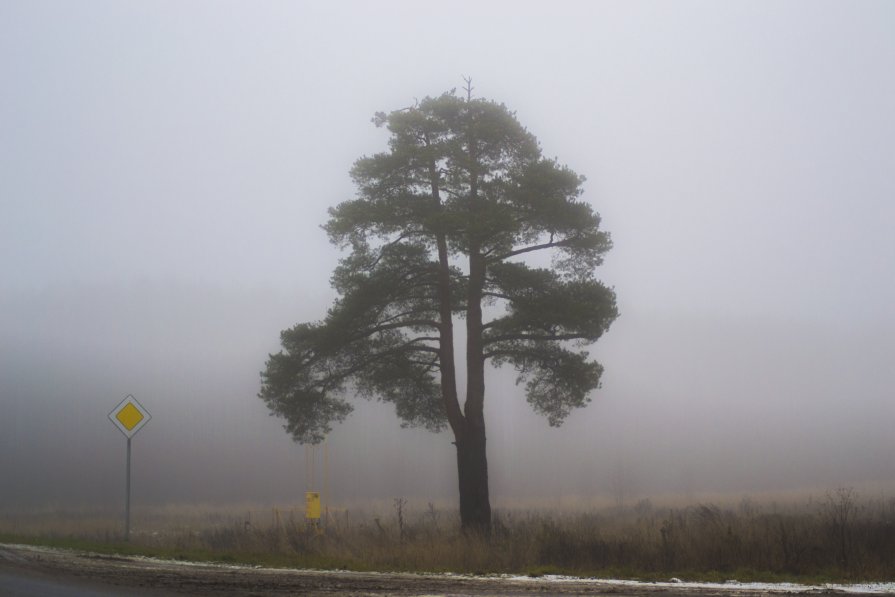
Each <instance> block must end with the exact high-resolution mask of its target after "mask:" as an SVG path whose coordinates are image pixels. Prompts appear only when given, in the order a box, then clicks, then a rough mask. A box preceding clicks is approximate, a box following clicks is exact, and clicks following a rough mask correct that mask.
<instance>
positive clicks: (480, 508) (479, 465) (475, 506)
mask: <svg viewBox="0 0 895 597" xmlns="http://www.w3.org/2000/svg"><path fill="white" fill-rule="evenodd" d="M456 443H457V472H458V476H459V479H460V524H461V526H462V527H463V530H464V531H466V532H473V533H481V534H483V535H488V534H490V532H491V501H490V499H489V496H488V458H487V456H486V452H485V427H484V425H482V426H473V425H467V426H466V432H465V433H464V434H463V437H462V438H459V437H458V438H457V442H456Z"/></svg>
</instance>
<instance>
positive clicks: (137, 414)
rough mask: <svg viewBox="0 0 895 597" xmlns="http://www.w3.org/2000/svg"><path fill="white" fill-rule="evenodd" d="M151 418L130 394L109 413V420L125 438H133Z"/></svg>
mask: <svg viewBox="0 0 895 597" xmlns="http://www.w3.org/2000/svg"><path fill="white" fill-rule="evenodd" d="M151 418H152V417H151V416H150V414H149V412H148V411H147V410H146V409H145V408H143V405H142V404H140V403H139V402H137V399H136V398H134V397H133V396H131V395H130V394H128V395H127V396H126V397H125V398H124V400H122V401H121V404H119V405H118V406H116V407H115V408H114V409H112V412H110V413H109V419H111V421H112V422H113V423H115V426H116V427H118V429H120V430H121V433H123V434H124V435H126V436H127V437H133V436H134V434H135V433H136V432H138V431H140V429H142V428H143V425H145V424H146V423H148V422H149V419H151Z"/></svg>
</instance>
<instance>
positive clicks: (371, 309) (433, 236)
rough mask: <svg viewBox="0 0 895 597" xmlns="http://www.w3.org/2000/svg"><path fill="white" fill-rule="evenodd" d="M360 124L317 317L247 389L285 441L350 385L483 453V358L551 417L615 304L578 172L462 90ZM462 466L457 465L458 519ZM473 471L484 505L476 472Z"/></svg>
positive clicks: (603, 243)
mask: <svg viewBox="0 0 895 597" xmlns="http://www.w3.org/2000/svg"><path fill="white" fill-rule="evenodd" d="M373 122H374V123H375V124H376V125H377V126H379V127H385V128H386V129H387V130H388V132H389V143H388V150H387V151H384V152H381V153H377V154H375V155H372V156H365V157H362V158H360V159H359V160H357V162H356V163H355V164H354V167H353V168H352V170H351V177H352V179H353V181H354V183H355V185H356V187H357V195H356V197H355V198H353V199H350V200H348V201H345V202H343V203H341V204H339V205H337V206H336V207H333V208H331V209H330V212H329V215H330V218H329V221H328V222H327V223H326V225H325V226H324V228H325V230H326V232H327V234H328V235H329V238H330V240H331V242H333V243H334V244H335V245H337V246H339V247H340V248H342V249H343V250H346V251H347V255H346V256H345V257H344V258H343V259H342V260H341V261H340V264H339V266H338V267H337V268H336V270H335V272H334V273H333V276H332V279H331V283H332V285H333V287H334V288H335V290H336V291H337V292H338V295H339V298H338V300H336V301H335V303H334V304H333V305H332V307H331V308H330V309H329V311H328V312H327V314H326V317H325V318H324V319H323V320H321V321H317V322H313V323H301V324H298V325H296V326H295V327H293V328H291V329H288V330H284V331H283V332H282V334H281V340H282V347H283V350H282V351H281V352H279V353H277V354H274V355H270V357H269V360H268V362H267V368H266V370H265V371H264V372H263V373H262V387H261V392H260V394H259V396H260V397H261V398H262V399H263V400H264V401H265V402H266V403H267V405H268V407H269V408H270V409H271V411H272V413H273V414H276V415H278V416H281V417H282V418H283V419H285V421H286V425H285V427H286V429H287V430H288V432H289V433H290V434H291V435H292V436H293V438H294V439H295V440H296V441H298V442H301V443H318V442H320V441H322V439H323V438H324V437H325V435H326V434H327V433H329V432H330V430H331V427H332V425H333V424H334V423H336V422H341V421H342V420H343V419H344V418H345V417H346V416H347V415H348V414H349V413H350V412H351V410H352V407H351V404H350V402H349V399H350V398H351V397H352V396H354V395H357V396H362V397H365V398H375V399H379V400H383V401H385V402H390V403H392V404H394V406H395V408H396V412H397V415H398V416H399V417H400V418H401V420H402V423H403V424H404V425H412V426H422V427H425V428H427V429H431V430H433V431H437V430H441V429H443V428H445V427H447V426H449V427H450V428H451V429H452V431H453V433H454V435H455V437H456V438H457V440H458V450H460V449H461V444H462V443H464V441H463V440H464V438H466V437H467V436H469V435H470V434H478V435H480V436H481V441H480V443H481V452H482V459H484V418H483V414H482V404H483V401H484V367H485V364H486V363H488V362H490V363H491V364H492V365H495V366H511V367H513V368H514V369H515V370H516V372H517V373H518V379H517V382H518V383H520V384H523V385H524V388H525V395H526V397H527V399H528V402H529V403H530V404H531V406H532V407H533V408H534V409H535V410H536V411H537V412H539V413H541V414H543V415H544V416H546V418H547V420H548V422H549V424H550V425H553V426H558V425H560V424H561V423H562V422H563V420H564V419H565V418H566V416H567V415H569V413H570V412H571V411H572V410H573V409H576V408H580V407H582V406H584V405H586V404H587V403H588V401H589V394H590V392H591V391H592V390H594V389H595V388H597V387H598V386H599V384H600V376H601V373H602V367H601V366H600V364H599V363H596V362H594V361H592V360H590V359H589V356H588V353H587V351H586V350H585V348H586V346H587V345H588V344H591V343H593V342H595V341H596V340H597V339H598V338H600V336H601V335H602V334H603V333H604V332H606V330H607V329H608V328H609V326H610V324H611V323H612V322H613V320H615V318H616V317H617V315H618V312H617V308H616V300H615V292H614V290H613V289H611V288H609V287H607V286H605V285H604V284H603V283H601V282H600V281H599V280H598V279H597V278H596V277H595V271H594V270H595V268H596V267H597V266H599V265H600V264H601V263H602V260H603V256H604V254H605V253H606V252H607V251H608V250H609V249H610V248H611V246H612V243H611V240H610V237H609V234H608V233H606V232H604V231H602V230H601V229H600V216H599V215H598V214H597V212H596V211H594V209H593V208H592V207H591V205H590V204H589V203H588V202H586V201H584V200H583V199H582V184H583V183H584V177H583V176H579V175H578V174H576V173H575V172H573V171H572V170H570V169H569V168H567V167H566V166H564V165H561V164H560V163H558V162H557V161H556V160H554V159H548V158H544V157H543V156H542V153H541V149H540V147H539V145H538V142H537V140H536V139H535V137H534V136H533V135H532V134H531V133H529V132H528V131H527V130H526V129H525V128H524V127H523V126H522V125H521V124H520V123H519V122H518V121H517V119H516V117H515V114H514V113H513V112H511V111H510V110H509V109H507V107H506V106H504V105H503V104H499V103H496V102H493V101H488V100H484V99H475V98H472V97H471V89H468V93H467V97H458V96H457V95H455V93H454V92H449V93H445V94H443V95H441V96H438V97H434V98H426V99H424V100H422V101H420V102H419V103H418V104H416V105H414V106H413V107H410V108H406V109H402V110H396V111H393V112H391V113H388V114H386V113H377V114H376V115H375V117H374V118H373ZM540 255H544V256H548V255H549V259H547V258H544V257H539V256H540ZM461 319H462V320H465V324H466V347H465V348H466V350H465V360H466V384H467V386H466V393H465V401H464V404H463V407H462V408H461V406H460V400H459V397H458V388H457V383H458V382H457V372H456V364H455V362H454V360H455V354H454V353H455V349H454V331H453V325H454V322H455V320H461ZM461 358H462V357H461ZM473 430H475V431H474V432H473ZM458 458H459V456H458ZM461 460H462V458H461ZM458 462H459V461H458ZM462 477H463V473H462V464H461V515H462V502H463V493H464V492H463V479H462ZM480 482H481V481H478V482H477V483H480ZM484 483H485V486H486V487H485V498H484V499H485V500H486V501H487V474H486V473H485V476H484ZM488 517H489V519H490V510H488Z"/></svg>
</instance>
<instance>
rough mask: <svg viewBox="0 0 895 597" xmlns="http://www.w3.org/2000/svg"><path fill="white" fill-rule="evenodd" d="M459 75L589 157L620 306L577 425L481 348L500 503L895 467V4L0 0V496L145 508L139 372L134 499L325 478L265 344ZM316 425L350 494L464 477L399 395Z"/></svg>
mask: <svg viewBox="0 0 895 597" xmlns="http://www.w3.org/2000/svg"><path fill="white" fill-rule="evenodd" d="M461 75H466V76H471V77H472V79H473V86H474V88H475V91H474V93H475V94H476V95H477V96H480V97H485V98H489V99H495V100H498V101H501V102H504V103H506V104H507V105H508V106H509V107H510V108H511V109H513V110H515V111H516V113H517V117H518V118H519V120H520V121H521V122H522V124H523V125H525V126H526V127H528V129H529V130H530V131H531V132H532V133H534V134H535V135H536V136H537V137H538V138H539V140H540V142H541V144H542V147H543V149H544V153H545V154H546V155H548V156H557V157H558V159H559V160H560V162H562V163H565V164H568V165H569V166H570V167H571V168H572V169H574V170H575V171H577V172H579V173H581V174H584V175H586V176H587V177H588V181H587V183H586V186H585V191H586V194H585V198H586V199H587V200H588V201H590V202H592V204H593V205H594V207H595V209H596V210H597V211H598V212H600V213H601V214H602V216H603V225H604V227H605V229H606V230H608V231H609V232H611V234H612V237H613V240H614V244H615V246H614V249H613V250H612V251H611V252H610V253H609V254H608V256H607V259H606V263H605V265H604V266H603V267H602V268H601V269H602V271H601V272H600V277H601V278H602V279H603V280H604V281H606V282H607V283H608V284H610V285H612V286H614V287H615V289H616V291H617V293H618V300H619V309H620V311H621V317H620V318H619V319H618V321H617V322H616V323H615V324H614V325H613V326H612V328H611V330H610V332H609V333H608V334H607V335H606V336H605V337H604V338H603V339H601V340H600V341H599V342H598V343H597V344H596V345H595V347H594V349H593V351H592V354H593V355H594V357H595V358H597V359H598V360H600V361H601V362H602V363H603V365H604V366H605V370H606V372H605V374H604V378H603V387H602V388H601V389H600V390H599V391H597V392H595V393H594V394H593V396H592V398H593V400H592V403H591V404H590V405H589V406H588V407H587V408H586V409H583V410H579V411H577V412H574V413H573V414H572V415H571V416H570V418H569V419H568V420H567V422H566V423H565V425H563V426H562V427H561V428H559V429H553V428H550V427H549V426H548V425H547V422H546V420H544V419H543V418H540V417H539V416H537V415H536V414H534V413H533V412H532V411H531V409H530V408H529V407H528V405H527V404H526V402H525V399H524V396H523V394H522V390H521V389H520V388H517V387H516V386H515V385H514V383H513V381H514V375H513V372H512V371H509V370H497V371H494V372H493V373H492V374H490V376H489V378H488V393H487V395H486V413H487V421H488V425H489V429H488V438H489V454H488V456H489V465H490V476H491V483H492V487H491V491H492V495H493V497H494V500H495V502H496V503H497V504H512V503H516V502H521V501H523V500H544V501H546V502H549V503H563V500H569V501H572V500H576V499H585V500H586V499H590V498H594V499H597V498H607V497H608V498H610V499H613V498H614V499H619V497H620V496H621V495H624V496H626V497H627V498H630V499H635V498H638V497H647V496H653V495H659V494H676V495H693V494H696V493H699V492H727V493H733V494H750V493H757V492H768V491H790V490H801V489H807V490H817V489H820V490H822V489H824V488H833V487H837V486H844V485H851V486H858V487H895V457H893V455H895V433H892V431H891V430H892V426H893V422H895V400H893V389H895V367H893V366H892V358H893V355H895V310H893V308H892V305H893V303H895V234H893V233H892V222H893V221H895V201H893V199H895V110H893V109H892V107H893V106H895V4H892V3H887V2H861V3H843V2H787V3H778V2H727V3H715V2H678V3H673V4H658V3H639V2H601V3H590V2H559V3H549V4H548V3H546V2H543V3H531V2H529V3H526V2H493V3H475V2H451V3H419V2H377V3H362V2H356V3H354V2H335V3H327V4H326V5H324V4H323V3H299V2H262V3H246V2H217V1H215V2H211V1H208V2H175V1H171V2H117V1H112V0H110V1H108V2H99V1H86V2H78V3H71V2H61V1H60V2H43V1H39V0H27V1H26V0H22V1H17V0H12V1H9V0H7V1H6V2H3V3H2V4H0V88H2V95H0V138H2V143H0V506H2V507H10V508H13V507H14V508H18V507H23V506H33V505H40V506H63V505H107V504H118V503H120V501H121V499H122V494H123V482H124V458H125V456H124V454H125V438H124V436H123V435H122V434H121V433H120V432H119V431H118V430H117V429H116V428H115V427H114V426H113V425H112V423H111V422H110V421H109V419H108V418H107V414H108V413H109V411H110V410H111V409H112V408H113V407H115V406H116V405H117V404H118V403H119V401H121V399H122V398H123V397H124V396H125V395H126V394H133V395H134V396H136V397H137V399H138V400H140V402H141V403H142V404H143V405H144V406H145V407H146V409H147V410H148V411H149V412H150V413H151V414H152V420H151V421H150V422H149V424H148V425H146V427H145V428H143V429H142V430H141V431H140V432H139V433H138V434H137V435H136V436H135V437H134V439H133V467H134V468H133V471H134V472H133V474H134V481H133V483H134V500H135V503H157V504H161V503H175V502H176V503H183V502H210V501H213V502H222V503H235V502H264V503H269V502H284V501H300V500H301V499H302V497H301V494H302V492H303V491H304V490H305V489H306V478H307V471H306V467H305V463H306V454H305V448H304V447H302V446H299V445H297V444H294V443H293V442H292V441H291V439H290V438H289V437H288V436H287V434H286V433H285V432H284V431H283V430H282V427H281V422H280V421H278V420H276V419H274V418H271V417H269V416H268V413H267V409H266V407H265V405H264V404H263V402H262V401H261V400H259V399H258V398H257V397H256V394H257V392H258V390H259V371H261V370H262V369H263V367H264V363H265V360H266V358H267V355H268V353H270V352H275V351H277V350H278V348H279V332H280V330H282V329H284V328H288V327H291V326H292V325H294V324H295V323H297V322H301V321H309V320H317V319H320V318H322V317H323V316H324V315H325V313H326V308H327V307H328V305H329V304H330V303H331V301H332V300H333V298H334V296H335V295H334V293H333V291H332V290H331V289H330V287H329V277H330V273H331V271H332V268H333V267H334V266H335V264H336V263H337V260H338V259H339V257H340V253H339V251H338V250H337V248H335V247H332V246H331V245H329V244H328V242H327V239H326V235H325V234H324V232H323V231H322V230H321V229H320V225H321V224H323V223H324V222H325V220H326V217H327V208H328V207H330V206H333V205H335V204H336V203H338V202H340V201H343V200H345V199H348V198H351V197H352V196H353V193H354V189H353V187H352V185H351V181H350V179H349V177H348V170H349V168H350V167H351V164H352V163H353V161H354V160H355V159H357V158H358V157H360V156H362V155H365V154H370V153H373V152H376V151H381V150H384V149H385V148H386V141H387V136H386V133H385V132H384V131H382V130H379V129H376V128H375V127H374V126H373V125H372V124H371V123H370V118H371V116H372V115H373V113H374V112H376V111H379V110H384V111H388V110H392V109H398V108H401V107H404V106H408V105H411V104H412V103H413V102H414V100H415V98H422V97H424V96H426V95H437V94H440V93H441V92H443V91H445V90H447V89H450V88H452V87H459V86H461V85H462V84H463V80H462V79H461ZM326 450H327V458H328V465H329V466H328V469H329V470H328V480H329V486H330V491H331V495H332V498H333V500H335V501H346V502H347V501H349V500H361V501H362V500H365V499H377V498H390V497H396V496H405V497H408V498H412V499H416V500H431V501H438V502H446V503H450V502H451V500H454V499H455V493H456V470H455V452H454V447H453V446H452V445H451V437H450V435H449V434H448V433H445V434H440V435H433V434H431V433H427V432H424V431H420V430H408V429H402V428H401V427H400V424H399V422H398V420H397V419H396V418H395V416H394V413H393V412H392V407H390V406H388V405H383V404H378V403H365V402H362V401H361V402H358V403H356V411H355V413H354V414H353V415H352V416H351V417H350V418H349V420H348V421H347V422H346V423H345V424H344V425H341V426H339V427H338V428H336V429H335V431H334V432H333V433H332V434H331V436H330V437H329V439H328V441H327V447H326ZM322 451H323V448H322V447H320V448H318V450H317V452H318V454H317V461H318V466H319V465H320V463H321V462H322ZM317 475H318V480H319V479H320V478H321V475H322V471H321V470H320V469H319V468H318V470H317ZM318 484H319V483H318Z"/></svg>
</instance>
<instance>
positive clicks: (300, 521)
mask: <svg viewBox="0 0 895 597" xmlns="http://www.w3.org/2000/svg"><path fill="white" fill-rule="evenodd" d="M380 511H381V510H380ZM120 526H121V525H120V521H115V520H112V519H108V518H104V517H103V515H101V514H99V513H93V512H82V513H80V515H79V514H78V513H76V512H63V511H59V512H53V511H43V512H36V513H33V514H31V515H22V514H18V515H9V514H6V515H2V514H0V542H3V543H26V544H38V545H47V546H51V547H57V548H65V549H76V550H84V551H90V552H94V553H98V554H106V555H115V554H120V555H141V556H149V557H155V558H162V559H171V560H190V561H197V562H217V563H225V564H243V565H251V566H264V567H274V568H276V567H284V568H313V569H341V570H354V571H373V570H376V571H395V572H418V573H422V572H453V573H466V574H513V575H527V576H531V577H542V576H545V575H552V574H558V575H570V576H581V577H597V578H617V579H631V580H645V581H667V580H669V579H671V578H679V579H681V580H685V581H708V582H724V581H728V580H737V581H740V582H795V583H803V584H823V583H830V582H844V583H847V582H874V581H875V582H887V581H893V580H895V499H885V498H878V499H859V498H858V496H857V494H855V492H854V491H852V490H850V489H839V490H836V491H833V492H828V493H827V494H826V495H825V496H824V497H823V498H822V499H819V500H814V499H809V500H808V502H807V503H801V504H788V505H779V504H775V503H770V504H757V503H754V502H752V501H750V500H743V501H742V502H740V503H739V504H735V505H728V506H719V505H715V504H707V503H700V504H695V505H691V506H686V507H654V506H653V505H652V504H651V503H650V502H649V501H648V500H644V501H641V502H640V503H638V504H637V505H636V506H635V507H633V508H600V509H591V510H581V511H568V512H548V511H541V510H518V509H506V510H495V514H494V524H493V529H492V532H491V535H490V537H483V536H475V535H469V536H468V535H464V534H463V533H461V532H460V530H459V520H458V517H457V514H456V512H454V511H451V510H444V509H442V510H439V509H436V508H435V507H434V506H433V505H432V504H428V507H427V508H419V509H413V508H412V507H408V505H407V501H406V500H401V499H396V500H395V501H394V508H393V509H392V512H390V513H388V514H387V515H379V514H376V513H369V512H364V511H361V510H351V511H349V510H340V511H331V512H330V513H329V515H328V517H327V519H326V525H325V528H318V527H313V526H309V525H307V524H306V522H305V520H304V518H303V516H302V513H301V512H300V511H298V510H295V509H293V510H279V509H276V508H273V509H271V510H269V511H266V512H265V511H258V510H254V511H252V510H243V511H241V512H240V511H234V510H229V511H228V510H226V509H221V508H212V507H209V508H202V507H196V506H193V507H190V508H184V509H177V508H170V507H169V508H162V509H158V510H152V509H147V510H144V511H141V514H140V515H139V516H136V517H135V521H134V525H133V527H132V529H133V530H132V533H131V540H130V541H129V542H125V541H124V540H123V537H122V536H121V531H120Z"/></svg>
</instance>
